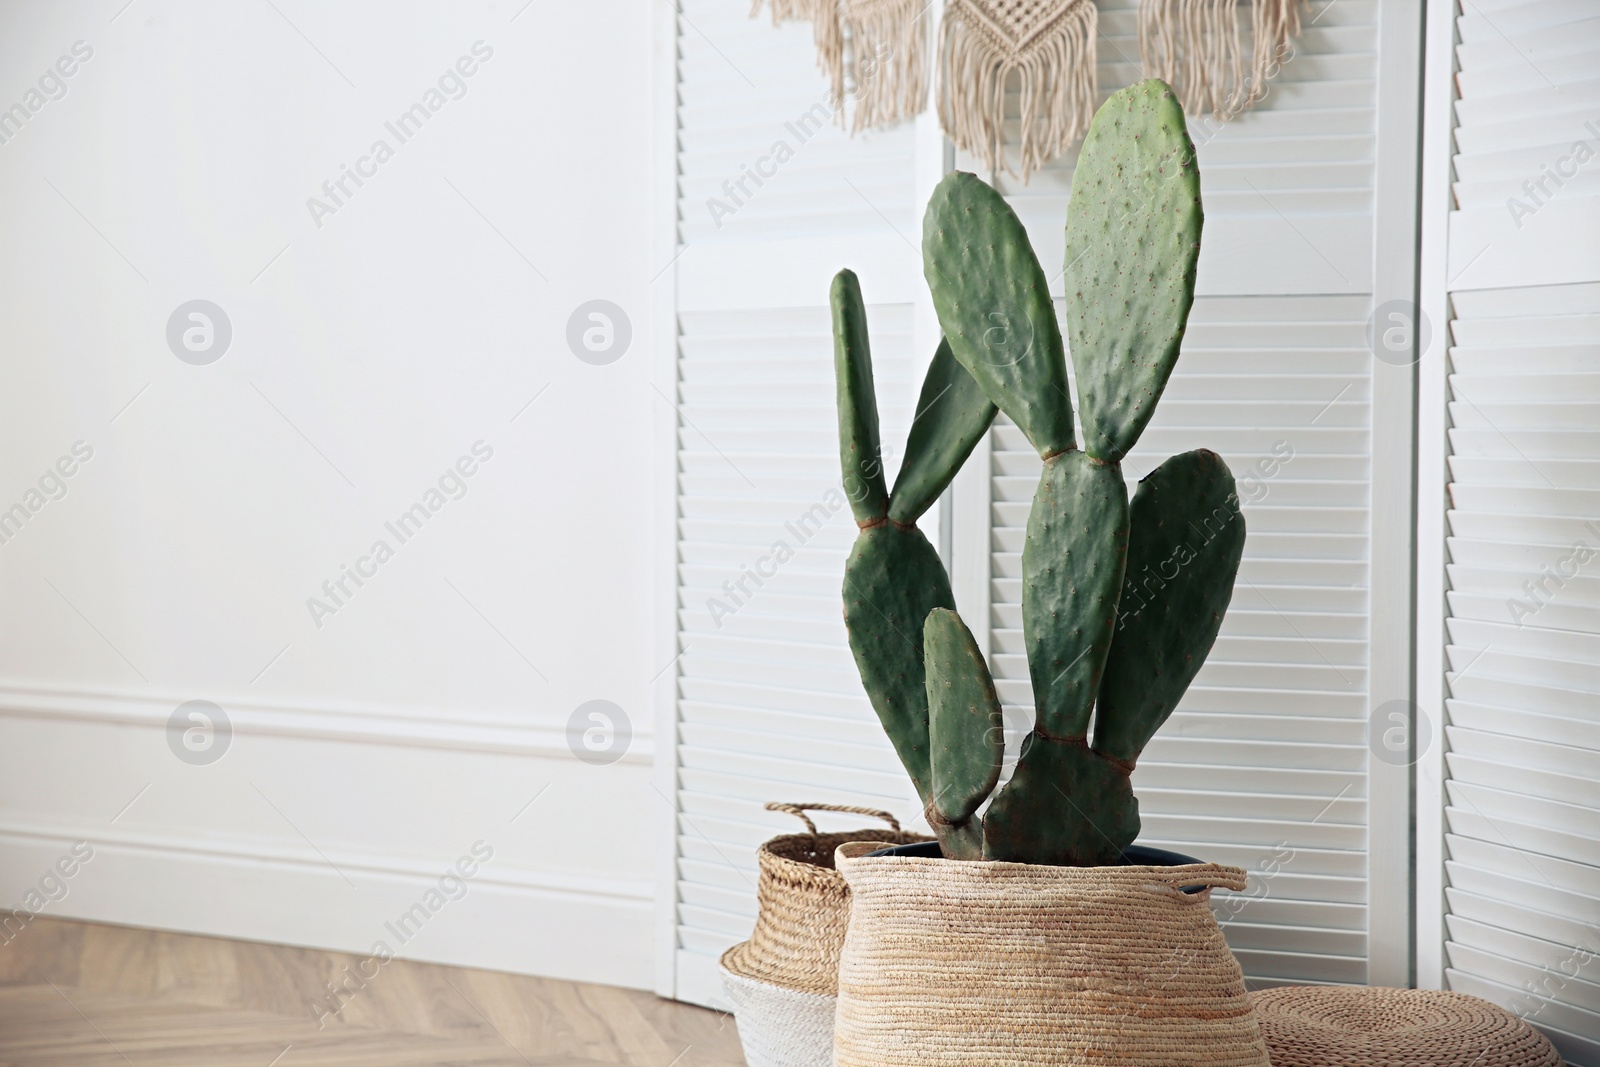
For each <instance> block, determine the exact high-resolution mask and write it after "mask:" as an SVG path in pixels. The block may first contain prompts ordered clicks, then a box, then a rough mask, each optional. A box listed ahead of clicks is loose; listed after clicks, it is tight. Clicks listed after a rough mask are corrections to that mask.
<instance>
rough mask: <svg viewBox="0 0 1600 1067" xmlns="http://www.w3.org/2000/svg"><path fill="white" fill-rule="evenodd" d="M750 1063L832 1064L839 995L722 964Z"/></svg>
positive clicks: (760, 1066)
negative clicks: (781, 983)
mask: <svg viewBox="0 0 1600 1067" xmlns="http://www.w3.org/2000/svg"><path fill="white" fill-rule="evenodd" d="M722 987H723V989H724V990H726V991H727V994H728V1000H729V1002H731V1003H732V1004H733V1016H734V1020H735V1021H736V1022H737V1023H738V1026H739V1043H740V1044H741V1045H742V1046H744V1058H745V1062H746V1063H747V1064H749V1067H832V1064H833V1010H834V1007H835V1005H836V1004H837V1003H838V1001H839V998H838V997H830V996H827V995H825V994H822V993H801V992H797V991H796V990H793V989H785V988H783V987H782V986H777V985H772V984H771V983H768V982H758V981H756V980H755V979H753V978H746V977H744V976H743V975H739V974H734V973H733V972H732V971H730V970H728V969H727V968H726V967H724V968H723V969H722Z"/></svg>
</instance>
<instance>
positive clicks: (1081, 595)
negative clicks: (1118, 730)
mask: <svg viewBox="0 0 1600 1067" xmlns="http://www.w3.org/2000/svg"><path fill="white" fill-rule="evenodd" d="M1127 551H1128V489H1127V486H1126V485H1124V484H1123V481H1122V471H1121V468H1120V467H1118V466H1117V465H1116V464H1114V463H1110V464H1108V463H1097V462H1095V461H1094V460H1093V459H1091V458H1090V457H1089V456H1088V455H1086V454H1085V453H1083V452H1077V451H1073V452H1066V453H1063V454H1062V455H1059V456H1056V457H1055V458H1053V459H1049V460H1046V461H1045V465H1044V473H1043V475H1042V476H1041V477H1040V479H1039V489H1038V491H1037V492H1036V493H1035V494H1034V497H1033V511H1032V512H1031V513H1030V514H1029V515H1028V535H1027V541H1026V542H1025V543H1024V545H1023V549H1022V629H1023V637H1024V639H1025V640H1026V643H1027V648H1028V672H1029V674H1030V676H1031V677H1032V678H1033V701H1034V704H1035V706H1036V707H1037V708H1038V721H1039V729H1040V732H1042V733H1044V734H1046V735H1047V736H1050V737H1054V738H1059V739H1067V738H1083V737H1085V736H1086V735H1087V733H1088V730H1089V712H1090V711H1091V710H1092V709H1093V707H1094V698H1095V694H1096V693H1098V692H1099V690H1100V675H1101V672H1102V670H1103V669H1104V668H1105V661H1106V653H1107V652H1108V651H1109V650H1110V648H1111V634H1112V630H1113V627H1114V626H1115V624H1116V618H1117V595H1118V594H1119V593H1120V592H1121V589H1122V572H1123V567H1124V565H1125V563H1126V558H1127Z"/></svg>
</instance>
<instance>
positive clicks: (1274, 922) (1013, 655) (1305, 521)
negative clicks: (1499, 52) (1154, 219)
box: [956, 0, 1420, 985]
mask: <svg viewBox="0 0 1600 1067" xmlns="http://www.w3.org/2000/svg"><path fill="white" fill-rule="evenodd" d="M1098 6H1099V10H1100V36H1099V40H1098V48H1099V59H1100V85H1101V89H1102V90H1103V91H1106V92H1109V91H1111V90H1114V89H1116V88H1118V87H1119V86H1122V85H1126V84H1128V83H1130V82H1131V81H1134V80H1136V79H1138V78H1139V77H1141V76H1142V75H1141V73H1140V71H1139V68H1138V64H1137V59H1138V54H1139V53H1138V40H1137V28H1136V18H1137V15H1136V4H1135V3H1134V2H1133V0H1103V2H1101V3H1100V4H1099V5H1098ZM1306 21H1307V26H1306V28H1305V31H1304V32H1303V33H1302V35H1301V36H1300V37H1299V38H1298V39H1297V40H1296V42H1295V45H1294V55H1293V58H1291V59H1289V60H1288V61H1287V62H1285V63H1284V65H1283V67H1282V71H1281V74H1279V76H1278V78H1277V79H1276V80H1275V81H1274V82H1273V83H1272V85H1271V89H1270V92H1269V93H1268V96H1267V98H1266V100H1265V101H1263V102H1262V103H1261V104H1260V105H1259V106H1258V107H1257V108H1256V109H1255V110H1253V111H1250V112H1248V113H1246V114H1244V115H1241V116H1239V117H1238V118H1235V119H1234V120H1232V121H1231V122H1226V123H1223V122H1219V121H1217V120H1215V119H1212V118H1210V117H1209V116H1198V117H1197V116H1190V117H1189V125H1190V131H1191V136H1192V137H1193V138H1194V140H1195V142H1196V146H1197V150H1198V156H1199V162H1200V170H1201V191H1202V195H1203V196H1204V200H1205V211H1206V223H1205V230H1204V234H1203V239H1202V255H1201V263H1200V269H1199V278H1198V297H1197V299H1196V302H1195V306H1194V310H1193V312H1192V314H1191V316H1190V320H1189V330H1188V333H1187V335H1186V337H1185V341H1184V348H1183V355H1182V356H1181V358H1180V359H1179V361H1178V368H1177V371H1176V372H1175V374H1174V376H1173V379H1172V382H1171V383H1170V385H1169V386H1168V389H1167V392H1166V394H1165V395H1164V397H1163V399H1162V402H1161V405H1160V407H1159V408H1158V409H1157V413H1156V417H1155V419H1154V421H1153V422H1152V423H1151V425H1150V428H1149V429H1148V430H1147V431H1146V432H1145V434H1144V437H1143V438H1142V439H1141V441H1140V443H1139V447H1138V448H1137V449H1136V450H1135V451H1134V452H1133V453H1132V454H1131V455H1130V456H1129V458H1128V460H1127V461H1126V463H1125V468H1124V469H1125V473H1126V475H1127V477H1128V479H1129V482H1130V484H1132V483H1133V482H1134V481H1135V480H1136V479H1138V478H1140V477H1142V476H1143V475H1145V474H1146V473H1148V472H1149V471H1150V470H1151V469H1152V468H1153V467H1154V466H1155V465H1156V464H1157V463H1159V462H1160V461H1161V460H1163V459H1165V458H1166V457H1167V456H1169V455H1172V454H1173V453H1176V452H1180V451H1186V450H1188V449H1193V448H1201V447H1206V448H1211V449H1213V450H1215V451H1217V452H1220V453H1221V454H1222V455H1223V456H1224V457H1225V458H1226V459H1227V461H1228V463H1229V465H1230V466H1231V467H1232V468H1233V470H1234V471H1235V473H1236V475H1237V477H1238V479H1239V483H1240V497H1241V501H1242V503H1243V505H1244V508H1243V510H1244V515H1245V519H1246V522H1247V524H1248V528H1249V536H1248V540H1247V543H1246V547H1245V558H1244V562H1243V565H1242V566H1241V569H1240V576H1239V581H1238V583H1237V585H1236V588H1235V592H1234V598H1233V603H1232V606H1231V607H1230V609H1229V612H1228V616H1227V619H1226V621H1225V622H1224V625H1223V629H1222V634H1221V636H1220V637H1219V639H1218V641H1217V645H1216V647H1215V649H1214V650H1213V651H1212V653H1211V657H1210V659H1209V660H1208V662H1207V664H1206V666H1205V667H1204V668H1203V669H1202V670H1201V672H1200V674H1199V676H1198V677H1197V678H1196V680H1195V683H1194V686H1193V687H1192V688H1191V690H1190V692H1189V694H1188V695H1187V697H1186V698H1185V700H1184V701H1183V703H1182V704H1181V705H1180V707H1179V709H1178V711H1177V712H1176V713H1175V714H1174V716H1173V718H1172V719H1171V720H1170V721H1169V722H1168V724H1167V725H1166V726H1165V727H1164V728H1163V729H1162V730H1161V732H1160V733H1158V734H1157V735H1156V738H1155V740H1154V741H1153V742H1152V743H1151V744H1150V746H1149V747H1148V748H1147V749H1146V751H1145V753H1144V756H1143V757H1142V759H1141V760H1140V764H1139V768H1138V770H1137V771H1136V772H1135V775H1134V786H1135V790H1136V792H1137V793H1138V796H1139V798H1140V811H1141V815H1142V818H1143V823H1144V832H1143V835H1142V838H1141V839H1142V840H1144V841H1147V842H1149V843H1152V844H1156V845H1160V846H1164V847H1169V848H1173V849H1176V850H1178V851H1182V852H1187V853H1190V854H1195V855H1198V856H1201V857H1203V858H1206V859H1210V860H1215V861H1219V862H1224V863H1233V864H1237V865H1239V866H1241V867H1244V868H1246V869H1247V870H1249V871H1250V873H1251V886H1250V889H1249V890H1248V891H1247V892H1246V893H1244V894H1239V895H1233V896H1232V897H1231V898H1224V895H1222V894H1219V895H1218V898H1219V899H1218V901H1217V907H1218V911H1219V917H1220V918H1221V919H1222V921H1223V924H1224V930H1225V931H1226V933H1227V936H1228V940H1229V943H1230V945H1231V946H1232V947H1233V949H1234V951H1235V953H1236V954H1237V955H1238V957H1239V959H1240V961H1241V962H1242V964H1243V965H1244V968H1245V972H1246V974H1247V976H1249V977H1250V978H1252V979H1254V980H1256V981H1257V982H1258V983H1259V984H1263V985H1265V984H1273V983H1276V982H1283V981H1298V982H1364V981H1368V980H1369V979H1370V980H1373V981H1383V982H1391V983H1395V984H1404V983H1405V981H1406V979H1407V973H1408V960H1407V954H1406V946H1405V941H1406V939H1407V936H1408V934H1407V931H1408V917H1407V915H1406V911H1407V892H1406V881H1405V867H1406V864H1407V855H1406V852H1407V841H1406V839H1405V827H1406V823H1407V820H1408V815H1409V813H1408V810H1407V803H1406V800H1407V798H1406V791H1405V784H1404V768H1403V767H1401V768H1396V767H1394V766H1392V765H1391V764H1390V763H1385V762H1382V761H1378V762H1377V763H1376V768H1377V771H1378V772H1379V773H1378V774H1376V775H1375V774H1373V773H1371V771H1372V767H1373V765H1374V749H1373V748H1372V746H1371V744H1370V741H1371V737H1372V729H1371V727H1370V722H1369V720H1370V715H1371V712H1372V709H1373V708H1375V707H1382V706H1384V705H1385V704H1386V703H1387V701H1388V700H1389V699H1391V698H1403V697H1404V695H1405V693H1406V689H1407V686H1406V669H1407V661H1408V660H1409V657H1410V650H1409V646H1408V645H1405V644H1396V643H1385V642H1382V641H1375V640H1374V636H1373V635H1374V633H1375V631H1381V630H1383V628H1384V627H1387V628H1388V631H1389V632H1391V633H1400V634H1403V633H1404V632H1405V631H1406V630H1407V629H1408V628H1409V593H1408V591H1407V590H1406V589H1405V588H1403V585H1404V583H1406V582H1408V581H1409V574H1408V573H1405V572H1404V570H1403V567H1404V564H1405V562H1406V561H1407V560H1408V559H1409V544H1410V537H1409V531H1408V530H1407V529H1406V528H1405V526H1404V524H1400V525H1398V526H1390V527H1388V528H1382V527H1381V526H1380V525H1379V524H1375V521H1374V515H1373V512H1374V509H1375V508H1389V509H1392V511H1393V512H1395V513H1398V514H1406V513H1408V512H1409V485H1408V483H1407V481H1406V478H1405V471H1406V467H1407V466H1408V465H1409V462H1410V453H1409V440H1410V433H1411V428H1410V422H1409V417H1410V416H1409V406H1410V396H1409V392H1408V389H1407V387H1408V381H1406V380H1402V381H1400V382H1398V383H1397V382H1395V381H1394V380H1393V379H1391V378H1389V377H1386V376H1384V375H1382V373H1381V372H1382V371H1384V370H1385V369H1388V370H1393V368H1392V367H1388V366H1387V365H1386V364H1378V365H1375V361H1374V358H1373V350H1372V348H1371V346H1370V344H1369V340H1368V336H1369V335H1368V320H1369V318H1370V317H1371V316H1372V314H1373V309H1374V306H1375V304H1381V303H1384V302H1386V301H1387V300H1390V299H1393V298H1396V297H1400V298H1405V297H1409V296H1410V295H1411V291H1410V284H1411V283H1410V278H1409V271H1410V269H1411V265H1412V263H1413V262H1414V260H1412V259H1411V258H1410V250H1409V247H1406V246H1402V258H1403V260H1404V261H1403V262H1401V263H1398V264H1397V263H1393V262H1390V263H1386V264H1385V263H1380V262H1379V252H1378V249H1379V248H1380V247H1381V235H1380V230H1381V229H1382V228H1384V227H1389V228H1391V229H1398V230H1401V231H1404V232H1406V233H1411V234H1414V232H1415V230H1414V227H1415V221H1414V214H1412V213H1411V212H1410V211H1409V210H1408V208H1407V203H1408V200H1409V197H1410V191H1409V189H1408V188H1405V187H1402V188H1398V189H1396V188H1385V189H1379V188H1378V185H1379V182H1380V175H1382V174H1384V173H1386V171H1385V169H1384V168H1385V166H1386V165H1387V166H1388V167H1389V168H1390V171H1391V172H1392V171H1400V172H1402V173H1403V172H1404V171H1405V169H1406V168H1405V167H1404V166H1400V167H1395V165H1394V163H1393V162H1392V160H1391V159H1389V158H1388V157H1390V156H1392V155H1395V154H1404V153H1407V152H1412V153H1414V151H1415V148H1414V146H1415V139H1416V136H1417V128H1416V107H1417V77H1418V66H1419V63H1420V59H1419V57H1418V55H1417V51H1416V48H1417V42H1418V41H1419V39H1420V19H1419V17H1418V12H1417V11H1416V9H1415V8H1414V6H1412V5H1408V4H1399V3H1382V4H1380V3H1377V2H1374V0H1339V2H1337V3H1333V4H1322V5H1312V6H1311V7H1310V8H1309V9H1308V10H1307V11H1306ZM1385 52H1387V53H1388V55H1387V56H1386V55H1385ZM1397 53H1398V54H1397ZM1386 60H1387V66H1386V65H1385V61H1386ZM1397 117H1398V120H1399V121H1397ZM1406 120H1409V123H1408V122H1407V121H1406ZM1386 123H1387V124H1388V125H1387V126H1386V125H1385V124H1386ZM959 162H961V164H962V165H964V166H965V165H968V163H967V161H959ZM1073 163H1074V159H1073V158H1072V157H1071V156H1069V157H1067V158H1065V159H1062V160H1060V161H1058V162H1056V163H1054V164H1052V165H1051V166H1050V167H1049V168H1048V169H1047V170H1046V171H1045V172H1044V173H1042V174H1039V175H1035V176H1034V178H1033V179H1032V181H1031V182H1030V183H1029V184H1027V185H1023V184H1022V183H1020V182H1018V181H1016V180H1015V179H1010V178H1005V177H1001V178H1000V179H998V180H999V184H1000V187H1001V188H1002V190H1003V191H1004V192H1006V193H1007V195H1008V197H1009V198H1010V200H1011V202H1012V204H1013V205H1014V206H1015V207H1016V209H1017V211H1018V213H1019V215H1021V217H1022V219H1023V221H1024V222H1025V223H1026V224H1027V226H1028V228H1029V231H1030V233H1031V235H1032V237H1033V242H1034V245H1035V247H1036V248H1037V249H1038V250H1039V254H1040V258H1041V260H1042V261H1043V263H1044V264H1045V267H1046V272H1047V273H1048V274H1050V275H1052V276H1053V278H1054V281H1053V288H1054V291H1055V294H1056V297H1057V307H1058V312H1063V313H1064V304H1063V303H1062V295H1063V294H1062V292H1061V288H1060V286H1061V271H1062V251H1063V248H1064V245H1065V237H1064V232H1063V228H1062V224H1063V220H1064V218H1065V213H1066V206H1067V197H1068V193H1069V191H1070V185H1071V178H1072V167H1073ZM1412 243H1414V237H1413V238H1412ZM1396 267H1399V268H1400V269H1399V270H1396V269H1395V268H1396ZM1374 294H1380V295H1378V296H1376V297H1375V295H1374ZM1375 371H1376V373H1375ZM1380 382H1381V383H1382V384H1383V386H1384V387H1386V388H1387V389H1388V390H1389V392H1388V394H1387V395H1385V396H1376V395H1375V393H1376V391H1377V388H1378V383H1380ZM1375 441H1385V442H1388V443H1389V445H1390V446H1391V448H1393V449H1395V450H1393V451H1390V452H1386V453H1384V454H1383V455H1382V456H1381V462H1375V447H1376V446H1375ZM988 464H989V471H990V475H991V476H990V478H989V480H988V483H987V485H982V484H979V483H978V482H977V481H976V480H974V479H970V478H969V479H965V480H963V482H962V483H961V489H962V491H963V492H964V493H967V494H969V498H967V499H960V500H958V505H960V504H964V505H968V507H966V508H964V509H960V510H958V511H957V516H958V518H957V521H958V522H961V521H968V520H970V521H975V522H976V523H978V524H979V525H980V529H981V531H982V532H986V533H987V537H986V538H985V537H984V536H982V533H979V534H976V535H974V536H970V537H968V538H965V539H958V543H964V544H968V545H972V546H978V547H979V550H985V549H986V555H987V558H986V559H985V560H984V561H983V564H982V565H983V566H985V567H986V568H987V570H988V574H989V576H990V578H991V581H990V583H989V588H988V590H987V592H988V596H989V598H990V605H989V607H990V610H989V612H988V618H987V624H988V628H987V635H986V636H987V639H988V642H989V650H990V653H991V659H992V662H993V664H994V666H995V670H996V674H997V678H998V679H999V688H1000V692H1001V696H1002V700H1003V701H1004V702H1005V703H1006V704H1007V705H1009V706H1010V707H1009V711H1008V721H1010V722H1012V723H1015V724H1020V725H1025V724H1026V723H1027V722H1028V721H1031V716H1032V710H1031V701H1032V695H1031V687H1030V685H1029V682H1028V668H1027V662H1026V659H1025V657H1024V656H1023V654H1022V652H1023V643H1022V632H1021V606H1020V594H1021V591H1020V584H1019V580H1018V576H1019V574H1020V558H1021V557H1020V554H1021V548H1022V540H1023V533H1024V529H1025V526H1026V523H1027V516H1028V511H1029V507H1030V501H1031V499H1032V495H1033V491H1034V488H1035V484H1036V482H1037V478H1038V472H1039V467H1040V465H1039V460H1038V458H1037V456H1036V454H1035V453H1034V452H1033V450H1032V449H1031V448H1030V447H1029V446H1028V444H1027V442H1026V440H1025V439H1024V438H1023V437H1022V435H1021V433H1020V432H1019V431H1018V430H1017V429H1016V428H1015V427H1013V426H1011V425H1009V424H1003V425H1001V426H998V427H997V428H996V430H995V431H994V433H993V434H992V435H991V441H990V454H989V456H988ZM1385 465H1388V466H1385ZM985 492H987V494H988V501H987V502H988V504H989V507H988V509H987V511H988V514H987V515H986V516H985V515H984V514H983V511H982V510H981V508H979V509H973V508H972V507H971V504H972V500H971V499H970V497H981V496H982V494H984V493H985ZM974 515H976V516H977V517H976V518H975V519H972V516H974ZM1375 527H1377V528H1375ZM985 541H987V545H986V546H985V545H984V542H985ZM1397 560H1398V561H1399V562H1400V564H1401V566H1402V572H1401V574H1400V578H1401V585H1400V586H1399V587H1396V586H1395V585H1392V584H1391V585H1390V586H1389V587H1388V588H1383V587H1379V586H1378V579H1377V577H1376V574H1377V573H1378V572H1379V571H1381V570H1382V568H1383V567H1384V566H1385V565H1389V566H1393V565H1394V563H1395V562H1396V561H1397ZM956 563H957V568H958V570H959V568H960V566H961V563H962V560H961V558H959V557H958V559H957V561H956ZM969 609H970V605H969ZM1402 706H1403V704H1402ZM1396 771H1399V772H1400V778H1399V782H1398V783H1396V781H1395V773H1396ZM1379 775H1382V776H1383V778H1384V782H1385V783H1386V784H1387V786H1388V788H1387V789H1378V788H1374V779H1375V778H1377V777H1378V776H1379ZM1397 784H1398V788H1396V785H1397ZM1396 831H1398V832H1396ZM1375 897H1376V898H1377V899H1376V900H1374V898H1375ZM1374 924H1376V926H1375V927H1374ZM1374 929H1375V930H1376V931H1380V932H1387V933H1388V934H1389V936H1388V937H1387V938H1384V937H1383V936H1381V935H1380V933H1378V932H1373V933H1371V935H1370V936H1369V930H1374ZM1369 962H1370V966H1369Z"/></svg>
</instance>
